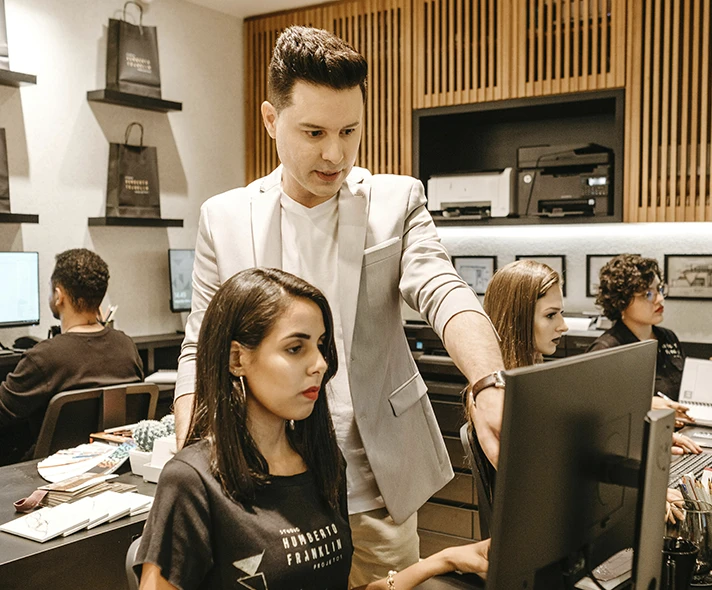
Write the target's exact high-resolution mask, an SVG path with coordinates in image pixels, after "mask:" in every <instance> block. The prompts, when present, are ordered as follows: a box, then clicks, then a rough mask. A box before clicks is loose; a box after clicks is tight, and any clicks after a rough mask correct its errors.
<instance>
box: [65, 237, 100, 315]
mask: <svg viewBox="0 0 712 590" xmlns="http://www.w3.org/2000/svg"><path fill="white" fill-rule="evenodd" d="M56 260H57V263H56V264H55V267H54V271H53V272H52V288H54V287H56V286H57V285H61V287H62V288H63V289H64V291H65V293H66V294H67V296H68V297H69V300H70V302H71V303H72V306H73V307H74V308H75V309H76V310H77V311H78V312H85V311H93V310H95V309H98V308H99V305H101V301H102V299H104V295H106V289H107V287H108V286H109V267H108V266H107V264H106V262H104V261H103V260H102V259H101V257H100V256H99V255H98V254H95V253H94V252H92V251H91V250H87V249H86V248H74V249H73V250H66V251H65V252H62V253H60V254H57V256H56Z"/></svg>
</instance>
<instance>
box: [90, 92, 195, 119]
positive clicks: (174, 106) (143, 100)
mask: <svg viewBox="0 0 712 590" xmlns="http://www.w3.org/2000/svg"><path fill="white" fill-rule="evenodd" d="M87 100H89V101H92V102H104V103H108V104H115V105H119V106H123V107H133V108H135V109H144V110H146V111H157V112H159V113H168V112H171V111H182V110H183V103H181V102H174V101H172V100H165V99H163V98H153V97H151V96H141V95H139V94H129V93H127V92H119V91H118V90H110V89H109V88H104V89H102V90H90V91H89V92H87Z"/></svg>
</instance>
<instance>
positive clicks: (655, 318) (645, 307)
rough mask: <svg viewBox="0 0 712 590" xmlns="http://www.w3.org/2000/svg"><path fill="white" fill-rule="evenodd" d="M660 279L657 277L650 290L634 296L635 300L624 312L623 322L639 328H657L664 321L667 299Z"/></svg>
mask: <svg viewBox="0 0 712 590" xmlns="http://www.w3.org/2000/svg"><path fill="white" fill-rule="evenodd" d="M661 290H662V286H661V282H660V277H655V278H654V279H653V282H652V283H650V286H649V287H648V289H646V290H645V291H643V292H642V293H636V294H635V295H633V299H631V302H630V303H629V304H628V307H626V308H625V309H624V310H623V314H622V316H623V322H624V323H626V324H635V325H638V326H655V325H657V324H659V323H660V322H662V321H663V312H664V311H665V305H664V303H665V297H664V296H663V294H662V292H661Z"/></svg>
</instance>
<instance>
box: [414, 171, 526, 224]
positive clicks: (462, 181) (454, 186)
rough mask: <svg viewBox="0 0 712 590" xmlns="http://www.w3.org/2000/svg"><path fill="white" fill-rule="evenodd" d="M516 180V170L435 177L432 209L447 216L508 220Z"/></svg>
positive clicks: (430, 201) (430, 191) (431, 182)
mask: <svg viewBox="0 0 712 590" xmlns="http://www.w3.org/2000/svg"><path fill="white" fill-rule="evenodd" d="M512 177H513V174H512V168H505V169H504V170H501V171H498V172H474V173H470V174H438V175H434V176H431V177H430V179H429V180H428V187H427V193H428V209H429V210H430V211H435V212H439V213H441V214H442V216H443V217H461V216H463V217H470V218H471V219H472V218H474V219H484V218H487V217H507V216H508V215H509V214H510V213H511V212H512V198H513V196H514V194H513V191H512Z"/></svg>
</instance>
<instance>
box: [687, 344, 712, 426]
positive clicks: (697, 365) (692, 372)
mask: <svg viewBox="0 0 712 590" xmlns="http://www.w3.org/2000/svg"><path fill="white" fill-rule="evenodd" d="M680 403H682V404H685V405H686V406H688V407H689V408H690V410H689V412H688V414H689V415H690V416H691V417H692V418H694V419H695V423H696V424H697V425H698V426H712V361H709V360H706V359H695V358H690V357H687V358H686V359H685V367H684V369H683V370H682V383H681V384H680Z"/></svg>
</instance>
